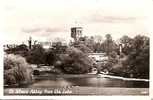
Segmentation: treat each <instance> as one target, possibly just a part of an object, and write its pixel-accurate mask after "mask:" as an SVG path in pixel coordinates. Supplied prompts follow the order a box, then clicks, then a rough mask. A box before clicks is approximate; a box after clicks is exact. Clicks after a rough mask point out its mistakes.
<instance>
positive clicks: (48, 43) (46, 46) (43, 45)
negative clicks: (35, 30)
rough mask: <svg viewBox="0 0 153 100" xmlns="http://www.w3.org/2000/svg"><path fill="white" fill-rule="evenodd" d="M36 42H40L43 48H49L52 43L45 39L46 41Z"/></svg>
mask: <svg viewBox="0 0 153 100" xmlns="http://www.w3.org/2000/svg"><path fill="white" fill-rule="evenodd" d="M38 44H40V45H41V46H42V47H43V48H44V49H49V48H51V46H52V43H51V42H48V41H46V42H38Z"/></svg>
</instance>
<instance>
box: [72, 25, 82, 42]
mask: <svg viewBox="0 0 153 100" xmlns="http://www.w3.org/2000/svg"><path fill="white" fill-rule="evenodd" d="M82 31H83V28H82V27H72V28H71V37H72V38H73V39H74V41H75V42H76V41H78V40H79V38H80V37H82Z"/></svg>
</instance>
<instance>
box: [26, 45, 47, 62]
mask: <svg viewBox="0 0 153 100" xmlns="http://www.w3.org/2000/svg"><path fill="white" fill-rule="evenodd" d="M26 60H27V62H28V63H31V64H45V49H43V47H42V46H41V45H39V44H37V45H34V46H33V48H32V49H31V51H29V55H28V56H27V57H26Z"/></svg>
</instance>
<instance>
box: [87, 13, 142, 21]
mask: <svg viewBox="0 0 153 100" xmlns="http://www.w3.org/2000/svg"><path fill="white" fill-rule="evenodd" d="M138 19H140V18H139V17H136V16H128V15H127V16H119V15H109V14H108V15H107V14H106V15H102V14H92V15H90V16H89V18H88V21H89V22H93V23H101V22H104V23H131V22H135V21H137V20H138Z"/></svg>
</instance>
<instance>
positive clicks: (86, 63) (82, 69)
mask: <svg viewBox="0 0 153 100" xmlns="http://www.w3.org/2000/svg"><path fill="white" fill-rule="evenodd" d="M59 58H60V61H61V63H60V65H61V66H60V67H61V69H63V70H64V72H66V73H73V74H80V73H87V72H90V69H91V68H92V65H93V63H92V60H91V59H90V58H89V57H88V56H87V55H86V54H84V53H83V52H82V51H81V50H79V49H77V48H74V47H71V48H68V49H67V54H65V55H60V57H59Z"/></svg>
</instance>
